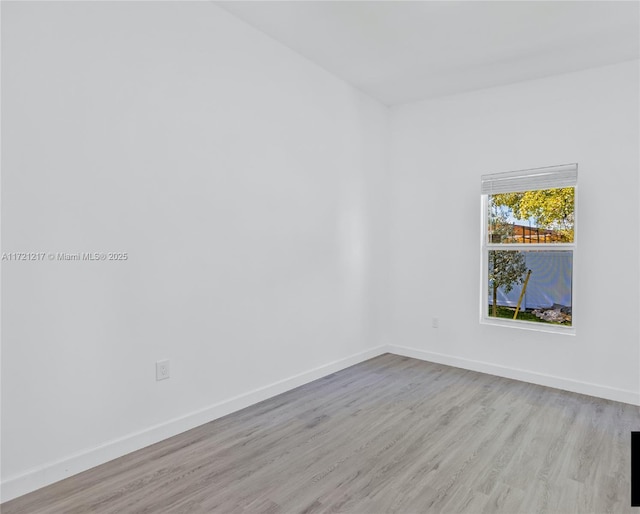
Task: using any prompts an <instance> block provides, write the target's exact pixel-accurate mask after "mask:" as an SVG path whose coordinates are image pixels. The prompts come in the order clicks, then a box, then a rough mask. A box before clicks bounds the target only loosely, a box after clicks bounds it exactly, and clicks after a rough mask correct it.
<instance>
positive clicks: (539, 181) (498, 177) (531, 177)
mask: <svg viewBox="0 0 640 514" xmlns="http://www.w3.org/2000/svg"><path fill="white" fill-rule="evenodd" d="M577 177H578V164H577V163H573V164H563V165H559V166H548V167H544V168H533V169H527V170H518V171H511V172H506V173H494V174H490V175H483V176H482V187H481V209H482V214H481V216H480V219H481V224H482V225H481V230H480V234H481V236H480V237H481V244H480V246H481V249H482V251H481V259H480V260H481V263H480V266H481V271H480V280H481V284H480V295H481V296H480V323H481V324H484V325H494V326H501V327H510V328H517V329H524V330H534V331H537V332H552V333H556V334H565V335H575V334H576V316H575V313H576V298H577V294H576V280H575V270H576V260H577V254H578V252H577V249H578V245H577V236H578V230H577V227H578V183H577ZM553 187H573V188H574V207H573V209H574V236H573V243H526V244H521V243H509V244H499V243H498V244H496V243H489V234H488V226H489V219H488V216H489V210H488V209H489V200H488V197H489V195H490V194H492V193H505V192H518V191H532V190H538V189H550V188H553ZM494 188H495V189H494ZM490 250H528V251H531V250H544V251H551V252H553V251H566V250H570V251H572V252H573V254H572V255H573V262H572V266H571V270H572V276H571V326H564V325H555V324H552V323H537V322H535V321H524V320H511V319H506V318H494V317H492V316H489V314H488V312H489V251H490Z"/></svg>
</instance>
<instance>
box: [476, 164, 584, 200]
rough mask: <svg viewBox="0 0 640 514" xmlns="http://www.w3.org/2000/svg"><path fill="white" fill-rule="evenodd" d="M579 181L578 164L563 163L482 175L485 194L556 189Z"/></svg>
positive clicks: (483, 192)
mask: <svg viewBox="0 0 640 514" xmlns="http://www.w3.org/2000/svg"><path fill="white" fill-rule="evenodd" d="M577 181H578V164H577V163H573V164H562V165H560V166H548V167H545V168H534V169H530V170H518V171H508V172H506V173H491V174H489V175H482V186H481V188H482V189H481V191H482V194H483V195H492V194H498V193H516V192H519V191H533V190H537V189H554V188H560V187H572V186H575V185H576V183H577Z"/></svg>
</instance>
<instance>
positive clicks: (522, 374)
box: [386, 345, 640, 405]
mask: <svg viewBox="0 0 640 514" xmlns="http://www.w3.org/2000/svg"><path fill="white" fill-rule="evenodd" d="M386 351H387V352H389V353H393V354H395V355H402V356H403V357H412V358H414V359H420V360H423V361H429V362H435V363H438V364H445V365H447V366H454V367H456V368H463V369H468V370H471V371H479V372H481V373H488V374H490V375H496V376H498V377H505V378H512V379H514V380H521V381H523V382H529V383H532V384H538V385H543V386H547V387H554V388H556V389H563V390H565V391H571V392H574V393H580V394H586V395H589V396H596V397H598V398H605V399H607V400H614V401H617V402H623V403H630V404H631V405H640V393H638V392H637V391H629V390H625V389H616V388H614V387H608V386H603V385H599V384H592V383H589V382H580V381H578V380H571V379H568V378H562V377H556V376H553V375H546V374H544V373H537V372H535V371H528V370H524V369H518V368H509V367H506V366H500V365H498V364H491V363H490V362H482V361H476V360H469V359H463V358H460V357H454V356H453V355H445V354H442V353H434V352H427V351H425V350H418V349H416V348H410V347H407V346H397V345H388V346H387V347H386Z"/></svg>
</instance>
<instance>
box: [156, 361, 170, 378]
mask: <svg viewBox="0 0 640 514" xmlns="http://www.w3.org/2000/svg"><path fill="white" fill-rule="evenodd" d="M166 378H169V361H168V360H166V361H158V362H156V380H165V379H166Z"/></svg>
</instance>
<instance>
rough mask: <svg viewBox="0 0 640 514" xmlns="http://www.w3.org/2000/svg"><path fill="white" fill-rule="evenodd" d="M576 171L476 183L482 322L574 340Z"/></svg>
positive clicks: (518, 174) (515, 174)
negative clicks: (479, 200)
mask: <svg viewBox="0 0 640 514" xmlns="http://www.w3.org/2000/svg"><path fill="white" fill-rule="evenodd" d="M577 178H578V165H577V164H567V165H562V166H552V167H547V168H537V169H532V170H522V171H512V172H507V173H494V174H491V175H483V176H482V189H481V193H482V220H483V222H482V227H483V229H482V232H483V233H482V288H481V291H482V299H481V317H480V320H481V322H483V323H488V324H495V325H510V326H519V327H522V328H530V329H537V330H545V331H552V332H563V333H575V320H574V311H573V289H574V287H573V261H574V255H575V250H576V237H575V226H576V225H575V223H576V209H575V206H576V202H575V197H576V184H577Z"/></svg>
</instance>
